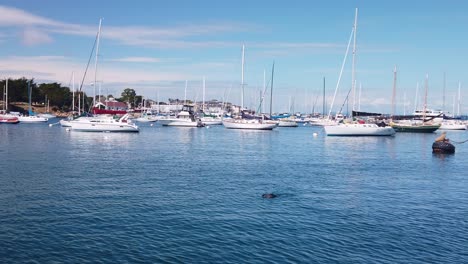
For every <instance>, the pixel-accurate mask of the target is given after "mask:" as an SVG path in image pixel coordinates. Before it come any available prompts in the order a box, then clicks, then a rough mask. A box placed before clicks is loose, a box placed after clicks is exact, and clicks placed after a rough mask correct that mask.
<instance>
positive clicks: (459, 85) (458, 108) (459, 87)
mask: <svg viewBox="0 0 468 264" xmlns="http://www.w3.org/2000/svg"><path fill="white" fill-rule="evenodd" d="M460 90H461V82H458V106H457V116H460Z"/></svg>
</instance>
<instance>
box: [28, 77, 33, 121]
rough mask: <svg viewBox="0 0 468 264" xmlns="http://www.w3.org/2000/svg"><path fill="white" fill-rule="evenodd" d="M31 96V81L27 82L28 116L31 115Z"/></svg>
mask: <svg viewBox="0 0 468 264" xmlns="http://www.w3.org/2000/svg"><path fill="white" fill-rule="evenodd" d="M31 96H32V88H31V81H28V97H29V115H32V106H31Z"/></svg>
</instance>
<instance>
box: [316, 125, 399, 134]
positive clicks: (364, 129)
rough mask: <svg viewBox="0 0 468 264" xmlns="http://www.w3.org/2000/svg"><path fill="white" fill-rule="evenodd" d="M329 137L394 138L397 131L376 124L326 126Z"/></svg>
mask: <svg viewBox="0 0 468 264" xmlns="http://www.w3.org/2000/svg"><path fill="white" fill-rule="evenodd" d="M324 129H325V133H326V134H327V136H393V135H395V130H394V129H393V128H392V127H390V126H386V127H379V126H377V125H375V124H339V125H335V126H324Z"/></svg>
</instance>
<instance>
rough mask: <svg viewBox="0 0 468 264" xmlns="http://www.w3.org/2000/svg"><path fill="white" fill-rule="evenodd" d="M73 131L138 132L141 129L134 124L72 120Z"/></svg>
mask: <svg viewBox="0 0 468 264" xmlns="http://www.w3.org/2000/svg"><path fill="white" fill-rule="evenodd" d="M70 123H71V126H70V127H71V130H72V131H82V132H138V131H139V129H138V127H137V126H136V125H133V124H119V123H115V124H92V123H85V122H75V121H70Z"/></svg>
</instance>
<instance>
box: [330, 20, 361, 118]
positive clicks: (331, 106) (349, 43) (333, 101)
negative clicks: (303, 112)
mask: <svg viewBox="0 0 468 264" xmlns="http://www.w3.org/2000/svg"><path fill="white" fill-rule="evenodd" d="M353 34H354V27H353V28H352V29H351V34H350V36H349V40H348V46H347V47H346V53H345V56H344V58H343V63H342V64H341V70H340V75H339V76H338V81H337V82H336V87H335V93H334V94H333V99H332V102H331V105H330V109H329V110H328V117H327V118H328V119H330V116H331V111H332V109H333V104H334V103H335V99H336V93H337V92H338V88H339V87H340V82H341V77H342V76H343V69H344V66H345V63H346V58H348V53H349V46H350V45H351V40H352V37H353ZM348 94H349V93H348Z"/></svg>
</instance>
